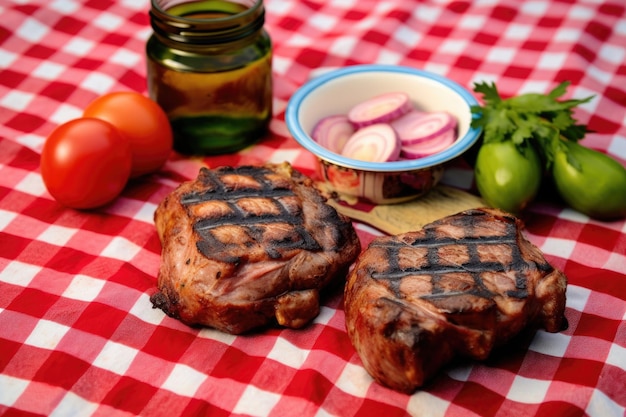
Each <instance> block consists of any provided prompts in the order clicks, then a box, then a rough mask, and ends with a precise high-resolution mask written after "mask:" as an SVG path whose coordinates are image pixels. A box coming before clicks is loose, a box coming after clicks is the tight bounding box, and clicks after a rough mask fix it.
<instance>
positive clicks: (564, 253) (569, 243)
mask: <svg viewBox="0 0 626 417" xmlns="http://www.w3.org/2000/svg"><path fill="white" fill-rule="evenodd" d="M574 248H576V242H575V241H573V240H567V239H559V238H556V237H548V238H546V240H545V242H544V243H543V245H541V248H540V249H541V250H542V251H543V253H545V254H547V255H557V256H560V257H562V258H563V259H569V258H570V257H571V255H572V253H573V252H574Z"/></svg>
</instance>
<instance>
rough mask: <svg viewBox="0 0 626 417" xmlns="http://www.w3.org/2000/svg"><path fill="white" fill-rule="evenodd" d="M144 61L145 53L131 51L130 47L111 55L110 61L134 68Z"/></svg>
mask: <svg viewBox="0 0 626 417" xmlns="http://www.w3.org/2000/svg"><path fill="white" fill-rule="evenodd" d="M142 61H143V55H140V54H138V53H135V52H133V51H130V50H128V49H120V50H118V51H117V52H115V53H114V54H113V55H111V59H110V62H113V63H115V64H120V65H124V66H125V67H128V68H133V67H135V66H137V65H139V64H140V63H141V62H142Z"/></svg>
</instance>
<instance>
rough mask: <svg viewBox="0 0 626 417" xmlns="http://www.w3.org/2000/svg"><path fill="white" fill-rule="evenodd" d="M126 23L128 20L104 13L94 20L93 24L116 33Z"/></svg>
mask: <svg viewBox="0 0 626 417" xmlns="http://www.w3.org/2000/svg"><path fill="white" fill-rule="evenodd" d="M124 23H126V20H125V19H123V18H121V17H120V16H116V15H114V14H112V13H108V12H104V13H101V14H100V15H99V16H98V17H96V18H95V19H94V20H93V24H94V25H95V26H98V27H99V28H102V29H105V30H107V31H111V32H113V31H115V30H116V29H117V28H119V27H120V26H122V25H123V24H124Z"/></svg>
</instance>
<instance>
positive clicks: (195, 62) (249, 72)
mask: <svg viewBox="0 0 626 417" xmlns="http://www.w3.org/2000/svg"><path fill="white" fill-rule="evenodd" d="M237 1H238V2H237ZM150 17H151V24H152V27H153V34H152V35H151V37H150V38H149V39H148V42H147V45H146V53H147V66H148V67H147V75H148V91H149V94H150V97H151V98H152V99H153V100H155V101H156V102H157V103H158V104H159V105H160V106H161V107H162V108H163V109H164V110H165V112H166V113H167V115H168V117H169V118H170V121H171V124H172V129H173V131H174V148H175V149H176V150H177V151H179V152H181V153H184V154H198V155H207V154H220V153H228V152H235V151H238V150H240V149H242V148H244V147H246V146H248V145H250V144H252V143H254V142H256V141H257V140H258V139H260V138H261V137H262V136H263V135H264V134H265V133H266V132H267V128H268V125H269V121H270V119H271V117H272V65H271V61H272V50H271V40H270V37H269V35H268V34H267V32H266V31H265V30H264V29H263V19H264V10H263V2H262V0H231V1H224V0H201V1H184V0H183V1H171V0H169V1H168V0H152V9H151V11H150Z"/></svg>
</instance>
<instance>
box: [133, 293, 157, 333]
mask: <svg viewBox="0 0 626 417" xmlns="http://www.w3.org/2000/svg"><path fill="white" fill-rule="evenodd" d="M129 313H130V314H132V315H133V316H135V317H137V318H139V319H140V320H142V321H145V322H146V323H149V324H154V325H155V326H157V325H159V324H161V322H162V321H163V319H164V318H165V313H163V310H161V309H158V308H153V307H152V303H151V302H150V296H149V295H147V294H141V295H140V296H139V298H138V299H137V301H136V302H135V305H133V307H132V308H131V309H130V311H129Z"/></svg>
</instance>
